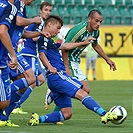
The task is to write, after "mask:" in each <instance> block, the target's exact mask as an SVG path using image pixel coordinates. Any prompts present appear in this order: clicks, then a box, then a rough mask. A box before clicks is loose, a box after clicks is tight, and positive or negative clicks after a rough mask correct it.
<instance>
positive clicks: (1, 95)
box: [0, 67, 11, 102]
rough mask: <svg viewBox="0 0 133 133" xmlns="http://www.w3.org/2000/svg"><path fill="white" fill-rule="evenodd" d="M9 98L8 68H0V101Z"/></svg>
mask: <svg viewBox="0 0 133 133" xmlns="http://www.w3.org/2000/svg"><path fill="white" fill-rule="evenodd" d="M10 98H11V86H10V77H9V68H8V67H7V68H4V69H0V101H1V102H3V101H7V100H9V99H10Z"/></svg>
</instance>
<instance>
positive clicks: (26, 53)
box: [12, 2, 52, 114]
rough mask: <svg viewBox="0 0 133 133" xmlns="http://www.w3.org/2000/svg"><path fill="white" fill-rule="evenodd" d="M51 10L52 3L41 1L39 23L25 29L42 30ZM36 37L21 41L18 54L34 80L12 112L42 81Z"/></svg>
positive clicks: (17, 111) (17, 110) (15, 111)
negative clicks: (32, 74) (27, 65)
mask: <svg viewBox="0 0 133 133" xmlns="http://www.w3.org/2000/svg"><path fill="white" fill-rule="evenodd" d="M51 12H52V5H51V4H50V3H49V2H43V3H42V4H41V5H40V15H39V16H40V17H41V18H42V20H43V21H42V23H41V24H35V23H34V24H31V25H29V26H28V27H26V28H25V30H27V31H42V29H43V26H44V21H45V19H46V18H47V17H49V15H50V14H51ZM37 39H38V37H37V38H29V39H25V40H24V41H23V46H22V50H21V51H20V54H21V55H22V56H23V57H24V58H25V59H26V60H27V62H28V63H29V64H30V66H31V68H32V70H33V72H34V74H35V75H36V82H35V83H34V84H32V85H30V86H29V87H28V88H27V90H26V91H25V92H24V94H23V96H22V97H21V98H20V99H19V101H18V102H16V108H15V109H14V110H13V111H12V113H14V114H15V113H19V112H20V111H19V110H20V105H21V104H22V103H23V102H24V101H25V100H26V99H27V98H28V97H29V95H30V93H31V92H32V90H33V89H34V87H35V86H40V85H42V84H43V83H44V81H45V78H44V75H43V74H42V73H41V71H40V70H39V68H38V59H37V45H36V43H37V42H36V41H37Z"/></svg>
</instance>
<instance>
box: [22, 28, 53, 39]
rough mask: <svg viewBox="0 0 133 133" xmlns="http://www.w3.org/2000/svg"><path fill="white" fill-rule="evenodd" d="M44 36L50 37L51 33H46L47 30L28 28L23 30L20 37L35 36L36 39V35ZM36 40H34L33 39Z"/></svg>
mask: <svg viewBox="0 0 133 133" xmlns="http://www.w3.org/2000/svg"><path fill="white" fill-rule="evenodd" d="M41 35H43V36H45V37H47V38H49V37H51V35H50V34H49V33H48V32H43V31H34V32H33V31H28V30H24V33H23V35H22V38H35V39H37V38H36V37H38V36H41ZM34 41H36V40H34Z"/></svg>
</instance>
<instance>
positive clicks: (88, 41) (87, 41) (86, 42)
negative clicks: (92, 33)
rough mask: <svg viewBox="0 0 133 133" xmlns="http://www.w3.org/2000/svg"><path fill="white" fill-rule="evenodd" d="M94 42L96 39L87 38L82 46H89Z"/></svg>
mask: <svg viewBox="0 0 133 133" xmlns="http://www.w3.org/2000/svg"><path fill="white" fill-rule="evenodd" d="M94 40H96V38H93V37H89V38H87V39H86V40H85V41H84V44H91V43H93V42H94Z"/></svg>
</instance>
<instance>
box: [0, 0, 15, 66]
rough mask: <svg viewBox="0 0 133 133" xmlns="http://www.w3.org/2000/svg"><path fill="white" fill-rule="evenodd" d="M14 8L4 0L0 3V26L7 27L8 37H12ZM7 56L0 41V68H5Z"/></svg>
mask: <svg viewBox="0 0 133 133" xmlns="http://www.w3.org/2000/svg"><path fill="white" fill-rule="evenodd" d="M16 13H17V9H16V7H15V6H14V5H13V4H11V3H10V2H8V1H6V0H2V1H0V25H6V26H7V27H8V29H9V30H8V32H9V35H10V37H12V33H13V30H14V28H15V25H16V18H15V16H16ZM7 54H8V51H7V50H6V48H5V47H4V45H3V44H2V42H1V41H0V68H5V67H7V63H6V60H7Z"/></svg>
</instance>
